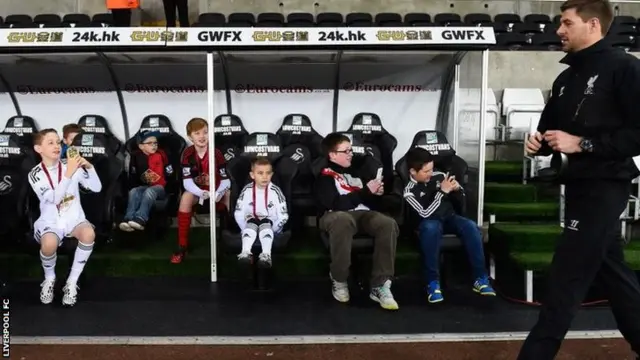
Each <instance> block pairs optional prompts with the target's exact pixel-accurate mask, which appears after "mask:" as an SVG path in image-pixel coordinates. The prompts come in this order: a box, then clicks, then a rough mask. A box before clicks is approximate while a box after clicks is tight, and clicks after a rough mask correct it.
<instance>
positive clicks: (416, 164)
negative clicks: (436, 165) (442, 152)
mask: <svg viewBox="0 0 640 360" xmlns="http://www.w3.org/2000/svg"><path fill="white" fill-rule="evenodd" d="M405 159H406V161H407V168H408V169H409V170H411V169H413V170H415V171H420V170H421V169H422V168H423V167H424V166H425V165H426V164H428V163H430V162H432V161H433V155H431V153H430V152H428V151H427V150H425V149H423V148H420V147H414V148H413V149H411V150H409V151H408V152H407V155H406V156H405Z"/></svg>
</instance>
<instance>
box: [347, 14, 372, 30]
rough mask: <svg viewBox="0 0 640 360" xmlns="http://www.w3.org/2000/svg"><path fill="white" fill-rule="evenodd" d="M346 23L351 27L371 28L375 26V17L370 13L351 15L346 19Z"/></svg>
mask: <svg viewBox="0 0 640 360" xmlns="http://www.w3.org/2000/svg"><path fill="white" fill-rule="evenodd" d="M344 22H345V24H346V25H347V26H349V27H369V26H373V16H371V14H369V13H361V12H356V13H349V14H347V16H346V17H345V18H344Z"/></svg>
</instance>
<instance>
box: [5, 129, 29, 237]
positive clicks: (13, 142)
mask: <svg viewBox="0 0 640 360" xmlns="http://www.w3.org/2000/svg"><path fill="white" fill-rule="evenodd" d="M32 151H33V150H32V148H30V147H27V146H24V145H22V144H21V143H20V136H18V135H17V134H15V133H11V134H9V133H0V206H2V207H3V209H5V211H4V215H3V216H2V217H0V233H3V231H4V230H9V229H11V228H14V227H15V226H18V225H19V224H18V222H19V221H20V219H21V218H22V217H23V216H24V215H25V213H26V201H27V199H28V198H29V195H30V194H33V196H35V194H34V193H33V192H32V191H31V190H30V187H31V186H30V185H29V181H28V180H27V176H28V174H29V171H30V170H31V169H32V168H33V167H34V166H35V164H36V162H35V161H34V160H33V159H34V157H33V156H30V154H29V153H30V152H32Z"/></svg>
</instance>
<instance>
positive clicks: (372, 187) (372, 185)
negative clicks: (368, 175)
mask: <svg viewBox="0 0 640 360" xmlns="http://www.w3.org/2000/svg"><path fill="white" fill-rule="evenodd" d="M381 186H382V181H380V180H378V179H373V180H371V181H369V182H368V183H367V188H368V189H369V192H370V193H372V194H375V195H378V194H377V192H378V191H379V188H380V187H381Z"/></svg>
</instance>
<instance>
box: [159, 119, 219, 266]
mask: <svg viewBox="0 0 640 360" xmlns="http://www.w3.org/2000/svg"><path fill="white" fill-rule="evenodd" d="M187 136H188V137H189V140H191V142H192V143H193V145H191V146H189V147H188V148H186V149H185V151H184V152H183V153H182V160H181V163H182V184H183V185H184V189H185V190H186V191H185V192H184V193H183V194H182V197H181V198H180V207H179V209H178V247H179V249H178V251H176V252H175V253H174V254H173V256H172V257H171V262H172V263H174V264H179V263H181V262H182V260H184V257H185V255H186V252H187V247H188V245H189V228H190V227H191V216H192V214H193V206H194V205H195V204H196V203H198V202H200V203H202V202H204V200H207V199H209V198H210V197H213V198H214V200H215V202H216V210H217V211H225V209H228V208H229V188H230V187H231V181H230V180H229V178H228V177H227V172H226V164H225V161H224V156H222V152H220V150H218V149H216V150H215V161H214V163H215V165H216V169H215V173H214V189H215V193H214V195H213V196H211V195H210V194H209V191H210V185H209V174H210V171H209V124H208V123H207V121H206V120H204V119H201V118H193V119H191V120H189V122H188V123H187ZM212 226H215V224H213V225H212Z"/></svg>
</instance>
